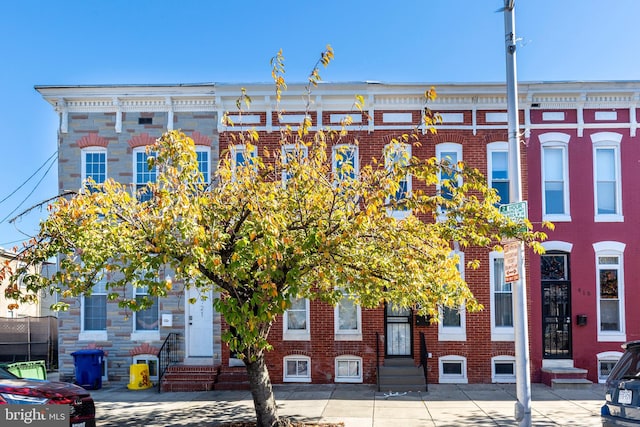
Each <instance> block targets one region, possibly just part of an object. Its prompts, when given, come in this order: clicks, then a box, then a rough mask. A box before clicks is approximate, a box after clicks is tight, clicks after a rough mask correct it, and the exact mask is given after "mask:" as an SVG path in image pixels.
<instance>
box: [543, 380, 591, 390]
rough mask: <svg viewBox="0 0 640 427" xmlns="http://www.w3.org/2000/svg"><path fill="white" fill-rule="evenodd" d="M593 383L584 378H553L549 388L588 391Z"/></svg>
mask: <svg viewBox="0 0 640 427" xmlns="http://www.w3.org/2000/svg"><path fill="white" fill-rule="evenodd" d="M592 384H593V382H591V381H589V380H588V379H585V378H553V379H552V380H551V388H554V389H563V390H567V389H570V390H580V389H589V388H590V387H591V385H592Z"/></svg>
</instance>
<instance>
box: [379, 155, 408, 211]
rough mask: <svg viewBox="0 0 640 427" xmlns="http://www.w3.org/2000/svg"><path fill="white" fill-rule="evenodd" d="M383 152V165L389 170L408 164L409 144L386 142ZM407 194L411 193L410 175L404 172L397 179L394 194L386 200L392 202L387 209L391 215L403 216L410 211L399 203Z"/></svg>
mask: <svg viewBox="0 0 640 427" xmlns="http://www.w3.org/2000/svg"><path fill="white" fill-rule="evenodd" d="M384 153H385V156H384V161H385V166H386V168H387V170H388V171H390V172H391V171H393V168H394V167H395V166H400V167H404V166H407V165H409V160H410V159H411V145H409V144H400V143H392V144H388V145H387V146H386V147H385V151H384ZM409 194H411V175H409V174H404V176H403V177H402V178H401V179H400V181H399V187H398V189H397V190H396V192H395V194H393V195H392V196H391V197H390V198H389V200H388V201H387V202H388V203H390V204H392V207H391V208H390V209H389V213H390V215H391V216H394V217H396V218H404V217H406V216H407V215H408V214H409V213H410V212H409V210H408V209H407V208H406V207H404V206H403V205H402V204H401V202H402V200H403V199H406V198H407V197H408V196H409Z"/></svg>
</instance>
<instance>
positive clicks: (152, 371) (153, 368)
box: [133, 354, 158, 382]
mask: <svg viewBox="0 0 640 427" xmlns="http://www.w3.org/2000/svg"><path fill="white" fill-rule="evenodd" d="M133 363H134V364H137V363H144V364H146V365H147V366H148V367H149V380H151V381H152V382H153V381H156V382H157V381H158V357H157V356H154V355H152V354H138V355H137V356H133Z"/></svg>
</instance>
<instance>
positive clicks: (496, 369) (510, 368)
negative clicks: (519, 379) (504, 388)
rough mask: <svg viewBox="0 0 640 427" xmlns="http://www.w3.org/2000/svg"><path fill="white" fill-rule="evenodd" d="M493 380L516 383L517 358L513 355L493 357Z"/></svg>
mask: <svg viewBox="0 0 640 427" xmlns="http://www.w3.org/2000/svg"><path fill="white" fill-rule="evenodd" d="M491 382H493V383H515V382H516V358H515V357H513V356H496V357H493V358H492V359H491Z"/></svg>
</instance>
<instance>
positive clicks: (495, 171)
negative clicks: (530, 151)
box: [487, 141, 510, 205]
mask: <svg viewBox="0 0 640 427" xmlns="http://www.w3.org/2000/svg"><path fill="white" fill-rule="evenodd" d="M509 179H510V176H509V146H508V144H507V143H506V142H503V141H498V142H491V143H489V144H487V182H488V184H489V187H491V188H494V189H495V190H496V191H497V192H498V195H499V196H500V204H503V205H506V204H507V203H509Z"/></svg>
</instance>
